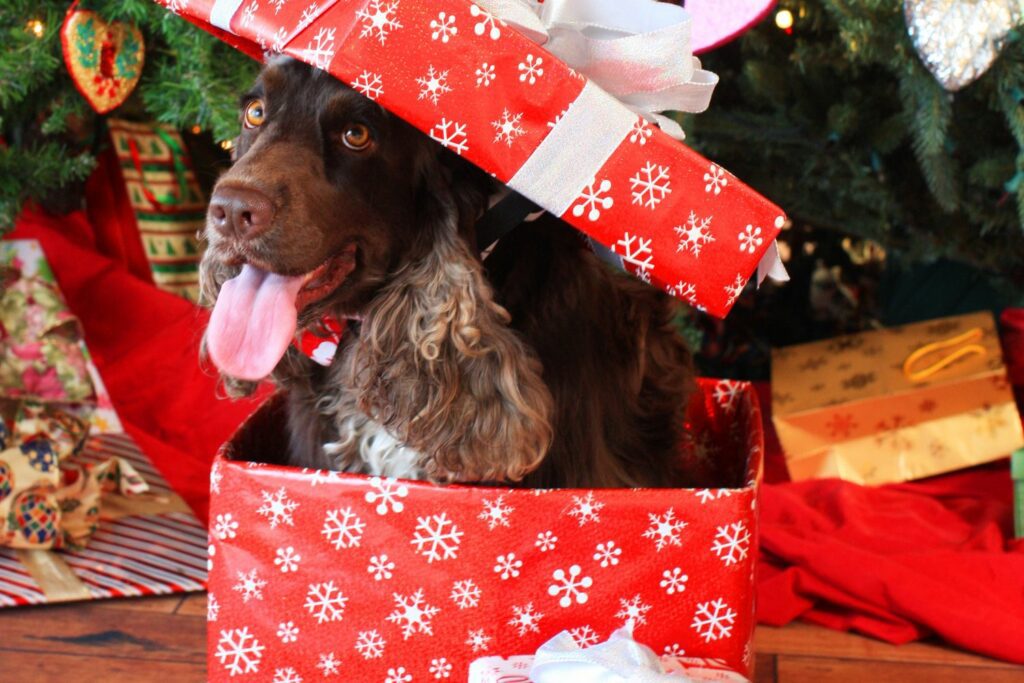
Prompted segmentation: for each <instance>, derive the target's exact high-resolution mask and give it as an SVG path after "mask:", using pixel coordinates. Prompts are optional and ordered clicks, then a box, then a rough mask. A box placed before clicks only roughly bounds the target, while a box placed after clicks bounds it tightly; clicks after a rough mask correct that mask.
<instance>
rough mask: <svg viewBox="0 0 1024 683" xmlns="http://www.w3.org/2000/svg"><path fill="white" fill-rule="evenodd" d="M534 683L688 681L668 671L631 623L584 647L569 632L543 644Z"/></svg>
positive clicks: (534, 664)
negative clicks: (639, 639) (635, 634)
mask: <svg viewBox="0 0 1024 683" xmlns="http://www.w3.org/2000/svg"><path fill="white" fill-rule="evenodd" d="M530 680H531V681H532V682H533V683H565V681H574V683H686V681H691V680H693V679H691V678H689V677H688V676H686V675H685V674H681V673H679V672H676V673H673V674H668V673H665V670H664V669H663V668H662V666H661V661H660V660H659V659H658V655H656V654H654V651H653V650H651V648H649V647H647V646H646V645H641V644H640V643H638V642H636V641H635V640H633V634H632V632H631V629H630V628H629V627H628V626H625V627H623V628H620V629H619V630H617V631H615V632H614V633H612V635H611V637H609V638H608V640H607V641H605V642H603V643H599V644H597V645H592V646H591V647H588V648H585V649H581V648H580V647H579V645H577V644H576V641H575V640H574V639H573V637H572V636H571V635H570V634H569V632H568V631H562V632H561V633H559V634H558V635H557V636H555V637H554V638H552V639H551V640H549V641H548V642H546V643H544V644H543V645H541V646H540V649H539V650H537V656H536V657H535V658H534V660H533V668H532V669H530Z"/></svg>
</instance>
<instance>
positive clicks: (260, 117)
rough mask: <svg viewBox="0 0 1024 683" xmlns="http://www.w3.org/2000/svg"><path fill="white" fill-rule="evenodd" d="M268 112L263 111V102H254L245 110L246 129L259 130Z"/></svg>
mask: <svg viewBox="0 0 1024 683" xmlns="http://www.w3.org/2000/svg"><path fill="white" fill-rule="evenodd" d="M266 116H267V115H266V112H265V111H264V110H263V100H253V101H252V102H250V103H249V104H248V105H247V106H246V108H245V127H246V128H259V127H260V126H262V125H263V121H264V119H266Z"/></svg>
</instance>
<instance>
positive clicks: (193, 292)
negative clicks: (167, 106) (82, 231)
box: [109, 119, 206, 301]
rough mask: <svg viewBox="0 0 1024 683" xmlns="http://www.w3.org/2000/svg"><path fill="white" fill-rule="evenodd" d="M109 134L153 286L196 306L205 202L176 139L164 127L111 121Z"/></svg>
mask: <svg viewBox="0 0 1024 683" xmlns="http://www.w3.org/2000/svg"><path fill="white" fill-rule="evenodd" d="M109 125H110V135H111V138H112V139H113V142H114V149H115V151H116V152H117V157H118V159H119V160H120V162H121V172H122V175H123V177H124V182H125V185H126V186H127V190H128V197H129V200H130V201H131V205H132V209H133V210H134V211H135V217H136V219H137V221H138V225H139V234H140V236H141V238H142V243H143V247H144V249H145V252H146V257H147V258H148V259H149V263H150V267H151V268H152V270H153V280H154V281H155V282H156V284H157V286H159V287H161V288H162V289H166V290H167V291H169V292H174V293H175V294H179V295H181V296H183V297H185V298H186V299H190V300H192V301H196V300H197V299H198V297H199V260H200V259H201V258H202V251H201V246H200V244H199V241H198V238H197V237H196V234H197V232H198V231H199V230H201V229H202V227H203V224H204V222H205V216H206V199H205V198H204V197H203V193H202V190H201V189H200V187H199V183H198V181H197V180H196V175H195V173H194V172H193V170H192V162H191V159H190V158H189V155H188V151H187V150H186V148H185V144H184V142H183V141H182V139H181V136H180V135H179V134H178V133H177V132H176V131H175V130H173V129H172V128H170V127H169V126H164V125H161V124H151V123H132V122H129V121H121V120H115V119H111V120H110V121H109Z"/></svg>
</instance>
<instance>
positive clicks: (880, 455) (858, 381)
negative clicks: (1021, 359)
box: [772, 312, 1024, 485]
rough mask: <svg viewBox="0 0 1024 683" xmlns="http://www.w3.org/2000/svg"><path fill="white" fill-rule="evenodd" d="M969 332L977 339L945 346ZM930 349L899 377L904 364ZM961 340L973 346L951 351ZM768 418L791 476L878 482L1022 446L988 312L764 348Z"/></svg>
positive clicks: (925, 474) (965, 464) (984, 458)
mask: <svg viewBox="0 0 1024 683" xmlns="http://www.w3.org/2000/svg"><path fill="white" fill-rule="evenodd" d="M971 331H974V332H975V333H976V334H977V335H978V340H977V341H976V342H966V341H965V342H964V343H962V344H954V345H952V346H950V347H948V348H943V347H942V346H941V345H943V344H947V343H951V342H950V340H954V341H955V339H956V338H957V336H959V335H963V334H964V333H970V332H971ZM926 346H927V347H929V348H930V347H936V346H938V347H939V348H936V349H935V351H934V352H931V353H929V354H928V355H927V356H925V357H924V358H922V363H921V364H920V365H921V367H925V368H927V367H928V364H929V363H931V364H932V365H935V363H941V362H942V361H943V360H944V359H946V358H950V359H951V361H952V362H950V364H948V365H947V366H945V367H939V366H938V365H936V366H935V371H934V372H932V373H931V374H929V376H927V377H925V378H922V379H920V380H916V381H915V380H912V379H908V377H907V376H906V375H905V374H904V362H905V361H906V360H907V359H908V357H910V356H911V354H914V353H915V352H916V351H918V350H919V349H925V350H927V349H926ZM966 347H975V352H973V353H970V354H967V355H963V356H961V357H959V358H954V357H953V356H952V354H955V353H957V351H958V350H962V349H965V348H966ZM772 420H773V422H774V423H775V428H776V431H777V432H778V434H779V440H780V442H781V443H782V446H783V450H784V452H785V457H786V465H787V467H788V469H789V474H790V476H791V477H792V478H793V479H794V480H800V479H809V478H816V477H839V478H841V479H845V480H847V481H853V482H856V483H860V484H872V485H873V484H884V483H891V482H900V481H907V480H912V479H918V478H921V477H928V476H932V475H935V474H940V473H942V472H949V471H951V470H956V469H961V468H964V467H971V466H973V465H978V464H980V463H984V462H989V461H991V460H997V459H999V458H1004V457H1006V456H1007V455H1009V454H1010V452H1011V451H1013V450H1015V449H1017V448H1019V447H1021V446H1022V445H1024V432H1022V428H1021V419H1020V414H1019V413H1018V412H1017V405H1016V403H1015V402H1014V399H1013V393H1012V390H1011V387H1010V383H1009V381H1008V379H1007V375H1006V366H1005V365H1004V363H1003V356H1002V349H1001V347H1000V343H999V334H998V332H997V330H996V325H995V321H994V320H993V318H992V314H991V313H988V312H982V313H972V314H968V315H961V316H953V317H949V318H942V319H939V320H931V321H927V322H922V323H915V324H912V325H904V326H901V327H894V328H889V329H884V330H875V331H871V332H864V333H861V334H855V335H848V336H844V337H838V338H835V339H829V340H825V341H821V342H813V343H810V344H801V345H798V346H791V347H787V348H783V349H776V350H774V351H773V352H772Z"/></svg>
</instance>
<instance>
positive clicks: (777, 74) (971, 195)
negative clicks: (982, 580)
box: [0, 0, 1024, 284]
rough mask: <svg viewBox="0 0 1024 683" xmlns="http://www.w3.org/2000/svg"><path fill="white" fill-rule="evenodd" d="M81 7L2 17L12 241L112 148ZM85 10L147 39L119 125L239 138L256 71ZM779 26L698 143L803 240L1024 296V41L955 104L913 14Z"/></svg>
mask: <svg viewBox="0 0 1024 683" xmlns="http://www.w3.org/2000/svg"><path fill="white" fill-rule="evenodd" d="M905 1H906V3H907V4H910V3H913V2H918V1H919V0H905ZM958 1H959V0H949V1H948V2H947V3H946V4H947V5H949V6H952V5H955V4H957V2H958ZM171 4H172V5H173V4H174V3H171ZM68 7H69V3H68V2H67V1H66V0H42V1H39V0H8V1H7V2H6V3H5V8H4V10H3V11H2V13H0V29H2V31H3V35H4V36H5V37H6V41H5V43H4V46H3V48H0V230H3V229H4V228H6V227H9V226H10V224H11V223H12V222H13V219H14V217H15V215H16V214H17V212H18V210H19V208H20V206H21V205H22V203H23V202H24V201H25V200H27V199H35V200H52V199H53V198H54V197H55V196H60V195H62V194H66V193H67V189H68V188H69V187H70V186H73V184H74V183H75V182H76V181H80V180H81V179H83V178H84V177H86V176H87V175H88V173H89V172H90V170H91V168H92V167H93V165H94V157H93V152H94V151H95V149H96V146H97V145H98V144H101V143H100V141H101V140H102V136H101V135H100V134H99V133H100V132H101V131H102V126H101V124H100V119H99V117H97V116H95V115H94V114H93V113H92V111H91V109H90V108H89V106H88V105H87V104H86V103H85V101H84V100H83V99H82V97H81V96H80V95H79V93H78V92H77V91H76V90H75V88H74V86H73V84H72V81H71V79H70V76H69V74H68V71H67V69H66V68H65V65H64V62H63V59H62V56H61V44H60V27H61V22H62V21H63V18H64V15H65V13H66V12H67V10H68ZM79 7H80V8H81V9H88V10H94V11H96V12H97V13H98V14H99V15H100V16H101V17H103V18H104V19H105V20H107V21H126V22H130V23H132V24H134V25H135V26H137V27H138V28H139V29H140V30H141V32H142V34H143V36H144V39H145V43H146V48H145V67H144V70H143V74H142V78H141V81H140V83H139V86H138V88H137V89H136V92H135V93H134V94H133V96H132V97H131V99H130V100H129V101H128V102H127V103H126V104H125V105H124V106H123V107H122V108H121V109H119V110H117V111H116V113H117V114H118V115H129V116H138V117H143V118H149V119H155V120H157V121H162V122H166V123H170V124H172V125H175V126H177V127H179V128H187V129H194V128H195V127H196V126H198V127H199V128H200V129H202V130H206V131H208V132H210V133H211V134H212V135H213V138H214V139H215V140H217V141H224V140H229V139H230V138H232V137H233V136H234V135H235V134H236V131H237V126H238V123H237V113H236V110H235V106H236V102H237V97H238V94H239V93H241V92H243V91H244V90H245V88H246V87H247V86H248V84H249V83H250V82H251V80H252V78H253V75H254V73H255V70H256V68H257V64H256V63H255V62H254V61H253V60H251V59H249V58H248V57H246V56H244V55H242V54H241V53H239V52H237V51H235V50H234V49H232V48H231V47H229V46H228V45H226V44H225V43H223V42H222V41H220V40H218V39H217V38H214V37H213V36H210V35H209V34H207V33H205V32H203V31H201V30H199V29H196V28H194V27H193V26H191V25H190V24H188V23H187V22H186V21H185V20H183V19H181V18H180V17H178V16H175V15H174V14H173V13H172V12H169V11H168V10H167V9H166V8H164V7H162V6H160V5H158V4H156V3H155V2H153V1H152V0H84V1H83V2H81V3H80V4H79ZM773 16H774V17H775V19H776V20H775V21H771V20H768V21H765V22H762V23H761V24H760V25H759V26H757V27H756V28H754V29H753V30H751V31H749V32H747V33H746V34H745V35H744V36H743V37H741V38H740V39H739V40H737V41H735V42H734V43H732V44H730V45H727V46H725V47H722V48H719V49H717V50H715V51H713V52H711V53H710V54H708V55H705V65H706V66H707V67H708V68H710V69H711V70H713V71H715V72H717V73H718V74H719V75H720V76H721V83H720V85H719V86H718V90H717V92H716V94H715V98H714V100H713V103H712V107H711V109H710V110H709V111H708V112H706V113H704V114H701V115H699V116H695V117H692V120H690V121H688V122H687V130H688V131H690V138H689V143H690V144H692V145H694V146H696V147H697V148H698V149H699V150H700V151H702V152H703V153H705V154H706V155H708V156H710V157H711V158H713V159H716V160H717V161H720V162H721V163H722V164H723V165H724V166H725V167H726V168H729V169H730V170H732V171H733V172H735V173H736V174H737V175H738V176H739V177H741V178H743V179H744V180H745V181H747V182H748V183H749V184H750V185H752V186H754V187H756V188H758V189H759V190H760V191H762V192H763V193H764V194H766V195H767V196H768V197H769V198H771V199H772V200H774V201H775V202H777V203H779V204H780V205H782V206H783V207H785V208H786V210H787V211H788V212H789V213H790V215H791V216H792V217H793V218H794V220H795V221H796V222H797V223H798V224H800V225H802V226H805V227H809V228H810V229H832V230H836V231H840V232H843V233H852V234H856V235H860V236H863V237H865V238H870V239H872V240H875V241H877V242H879V243H880V244H882V245H883V246H885V247H886V248H887V249H888V250H889V251H890V253H898V254H900V255H901V256H902V257H903V258H902V259H901V260H903V261H904V262H905V261H907V260H919V261H920V260H930V259H934V258H937V257H943V256H944V257H951V258H954V259H957V260H960V261H963V262H966V263H970V264H973V265H976V266H980V267H983V268H985V269H990V270H993V271H995V272H997V273H1000V274H1002V275H1004V276H1007V277H1008V279H1009V281H1010V282H1014V283H1018V284H1019V283H1020V282H1024V266H1022V265H1021V264H1022V263H1024V45H1022V42H1021V40H1020V38H1019V35H1018V33H1017V32H1015V31H1010V32H1009V34H1008V35H1007V36H1006V38H1005V41H1004V42H1003V44H1002V45H1001V46H1000V54H999V57H998V58H997V59H996V60H995V62H994V63H993V64H992V66H991V67H990V68H989V69H988V70H987V72H985V73H984V74H983V75H982V76H981V77H980V78H979V79H978V80H977V81H976V82H974V83H973V84H971V85H969V86H967V87H966V88H964V89H962V90H960V91H958V92H956V93H955V94H954V93H950V92H947V91H946V90H944V89H943V87H942V85H941V84H940V83H939V82H938V81H937V80H936V79H935V77H933V75H932V74H931V73H930V72H929V71H928V70H927V69H926V68H925V66H924V65H923V64H922V62H921V58H920V56H919V55H918V53H917V52H916V51H915V49H914V45H913V43H912V40H911V38H910V36H909V34H908V30H907V22H906V19H905V16H904V3H901V2H899V1H897V0H849V1H844V0H783V1H782V2H781V3H780V4H779V7H778V8H777V10H776V13H775V14H774V15H773ZM961 30H966V29H965V28H964V27H961Z"/></svg>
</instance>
